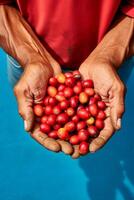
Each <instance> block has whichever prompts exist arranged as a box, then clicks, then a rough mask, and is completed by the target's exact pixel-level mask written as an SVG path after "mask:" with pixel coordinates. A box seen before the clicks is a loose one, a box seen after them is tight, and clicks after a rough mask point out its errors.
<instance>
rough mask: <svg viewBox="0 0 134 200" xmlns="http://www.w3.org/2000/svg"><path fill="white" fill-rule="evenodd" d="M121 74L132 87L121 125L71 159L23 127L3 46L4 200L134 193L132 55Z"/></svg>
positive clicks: (0, 190)
mask: <svg viewBox="0 0 134 200" xmlns="http://www.w3.org/2000/svg"><path fill="white" fill-rule="evenodd" d="M120 74H121V77H122V78H123V80H124V81H125V83H126V84H127V88H128V92H127V96H126V114H125V116H124V119H123V127H122V130H121V131H120V132H118V133H116V134H115V135H114V137H113V138H112V139H111V140H110V141H109V143H108V144H107V145H106V146H105V148H103V149H102V150H100V151H98V152H97V153H95V154H92V155H88V156H85V157H83V158H80V159H78V160H72V159H71V158H70V157H69V156H64V155H63V154H62V153H59V154H55V153H52V152H49V151H47V150H45V149H43V147H41V146H40V145H39V144H37V143H36V142H35V141H34V140H32V139H31V138H30V137H29V135H28V134H27V133H25V132H24V130H23V122H22V120H21V119H20V118H19V116H18V114H17V105H16V101H15V98H14V95H13V93H12V90H11V87H10V85H9V83H8V81H7V73H6V56H5V54H4V53H3V51H2V50H0V111H1V113H0V127H1V128H0V200H59V199H62V200H74V199H77V200H133V199H134V129H133V125H134V117H133V116H134V114H133V113H134V106H133V104H134V103H133V102H134V89H133V86H134V60H133V61H132V60H131V61H128V62H127V64H126V65H124V66H123V68H122V69H121V71H120Z"/></svg>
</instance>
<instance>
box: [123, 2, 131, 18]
mask: <svg viewBox="0 0 134 200" xmlns="http://www.w3.org/2000/svg"><path fill="white" fill-rule="evenodd" d="M121 11H122V12H123V13H124V14H125V15H128V16H129V17H134V0H126V2H125V3H124V5H123V6H122V7H121Z"/></svg>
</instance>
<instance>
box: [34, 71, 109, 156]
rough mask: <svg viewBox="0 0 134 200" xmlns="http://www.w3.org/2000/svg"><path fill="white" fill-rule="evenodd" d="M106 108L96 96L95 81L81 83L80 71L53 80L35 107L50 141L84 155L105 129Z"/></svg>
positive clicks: (43, 130) (39, 120)
mask: <svg viewBox="0 0 134 200" xmlns="http://www.w3.org/2000/svg"><path fill="white" fill-rule="evenodd" d="M105 109H106V104H105V102H103V101H102V99H101V97H100V96H99V95H98V94H96V93H95V91H94V85H93V81H92V80H82V78H81V75H80V72H79V71H73V72H66V73H64V74H63V73H60V74H58V75H57V76H55V77H51V78H50V79H49V82H48V87H47V92H46V96H45V98H44V100H43V102H42V103H41V104H35V105H34V114H35V116H36V121H38V122H39V123H40V130H41V131H42V132H43V133H45V134H47V135H48V137H50V138H54V139H61V140H65V141H68V142H69V143H71V144H72V145H79V152H80V154H81V155H84V154H87V153H88V152H89V143H90V141H91V140H92V139H93V138H95V137H97V136H98V135H99V133H100V131H101V130H102V129H103V128H104V120H105V118H106V114H105Z"/></svg>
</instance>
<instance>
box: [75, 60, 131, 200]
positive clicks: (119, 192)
mask: <svg viewBox="0 0 134 200" xmlns="http://www.w3.org/2000/svg"><path fill="white" fill-rule="evenodd" d="M119 74H120V77H121V78H122V80H123V81H124V83H125V84H126V86H127V88H128V89H127V90H128V92H127V96H126V113H125V115H124V118H123V127H122V130H121V131H119V132H117V133H115V135H114V136H113V137H112V140H110V141H109V143H108V144H107V145H106V146H105V148H103V149H101V150H100V151H98V152H97V153H95V154H90V155H88V156H85V157H83V158H81V159H80V160H79V165H80V167H81V168H82V170H84V172H85V174H86V176H87V179H88V180H87V192H88V195H89V198H91V200H104V199H108V200H114V199H116V198H117V197H118V199H125V200H134V127H133V126H134V114H133V113H134V106H133V105H134V89H133V86H134V78H133V77H134V59H133V61H132V59H131V60H128V61H127V62H126V63H125V64H124V65H123V67H122V68H121V70H120V72H119Z"/></svg>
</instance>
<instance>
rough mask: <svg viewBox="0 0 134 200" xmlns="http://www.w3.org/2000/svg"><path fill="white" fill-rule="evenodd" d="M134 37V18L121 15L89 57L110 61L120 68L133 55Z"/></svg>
mask: <svg viewBox="0 0 134 200" xmlns="http://www.w3.org/2000/svg"><path fill="white" fill-rule="evenodd" d="M133 37H134V19H132V18H130V17H127V16H121V17H120V18H119V19H118V20H117V21H116V22H115V24H114V25H113V26H112V27H111V30H110V31H109V32H108V33H106V35H105V36H104V38H103V39H102V41H101V42H100V43H99V44H98V46H97V47H96V48H95V49H94V51H93V52H92V53H91V54H90V56H89V57H88V58H87V59H88V60H90V58H91V57H92V60H96V59H98V60H100V61H102V62H103V63H105V62H108V63H111V64H112V65H113V66H114V67H115V68H116V69H118V68H119V67H120V65H121V64H122V63H123V61H124V60H125V59H126V58H128V57H129V56H130V55H132V53H130V50H131V52H132V48H130V47H131V46H132V41H133V43H134V40H132V38H133ZM133 47H134V45H133Z"/></svg>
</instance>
